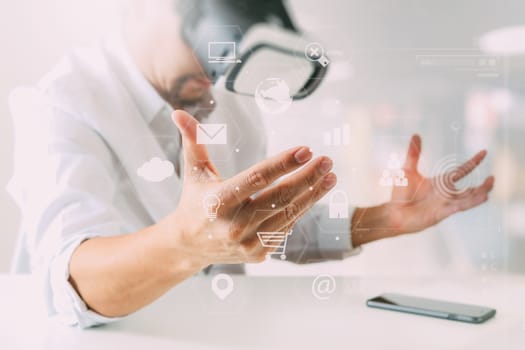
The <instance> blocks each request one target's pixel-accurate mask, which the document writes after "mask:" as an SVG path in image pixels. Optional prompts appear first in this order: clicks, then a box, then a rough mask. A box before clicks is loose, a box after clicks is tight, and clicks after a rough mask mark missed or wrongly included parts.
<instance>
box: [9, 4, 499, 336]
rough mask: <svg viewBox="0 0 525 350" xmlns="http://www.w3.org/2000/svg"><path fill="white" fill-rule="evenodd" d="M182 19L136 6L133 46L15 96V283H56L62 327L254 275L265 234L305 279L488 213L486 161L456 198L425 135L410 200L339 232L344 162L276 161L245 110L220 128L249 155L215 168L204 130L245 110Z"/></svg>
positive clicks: (129, 38) (165, 9)
mask: <svg viewBox="0 0 525 350" xmlns="http://www.w3.org/2000/svg"><path fill="white" fill-rule="evenodd" d="M173 8H174V6H173V0H158V1H155V2H151V1H138V0H137V1H135V2H134V5H133V6H131V7H130V9H129V13H127V15H126V20H125V21H124V24H123V29H122V31H121V33H120V34H118V35H113V36H111V37H110V38H108V39H107V40H104V41H103V42H102V43H101V44H100V45H98V46H97V47H94V48H91V49H82V50H74V51H72V52H71V53H69V54H68V55H67V56H66V57H64V58H63V59H62V60H61V61H60V62H59V63H58V64H57V65H56V67H54V68H53V69H52V71H51V72H50V73H48V74H47V75H46V76H45V77H44V78H43V79H42V80H41V81H40V82H39V83H38V84H37V85H36V86H33V87H23V88H18V89H17V90H15V91H14V92H13V93H12V95H11V98H10V106H11V110H12V114H13V120H14V124H15V142H16V144H15V172H14V175H13V178H12V181H11V182H10V185H9V190H10V192H11V194H12V195H13V197H14V198H15V199H16V200H17V202H18V204H19V206H20V208H21V210H22V214H23V224H22V232H21V240H20V245H19V249H18V252H17V260H16V265H17V266H16V269H17V271H32V272H33V273H35V274H38V275H39V276H41V280H42V281H43V288H44V289H43V293H44V295H45V298H46V301H47V305H48V311H49V314H50V315H53V316H55V317H59V318H61V319H62V320H63V321H64V322H65V323H67V324H71V325H77V326H79V327H89V326H92V325H96V324H102V323H107V322H111V321H113V320H116V319H118V318H119V317H122V316H125V315H128V314H130V313H132V312H134V311H136V310H138V309H140V308H142V307H144V306H145V305H147V304H149V303H151V302H153V301H154V300H155V299H157V298H159V297H160V296H161V295H162V294H164V293H165V292H166V291H168V290H169V289H171V288H173V287H175V286H177V285H178V284H180V283H182V282H183V281H184V280H186V279H188V278H189V277H191V276H193V275H195V274H197V273H213V271H227V272H231V273H235V272H242V264H244V263H255V262H261V261H263V260H264V258H265V256H266V254H267V253H268V252H270V248H267V247H264V246H262V245H261V243H260V242H259V239H258V237H257V232H276V231H279V232H282V231H289V230H290V229H292V227H293V235H291V236H290V240H289V242H288V246H287V251H286V253H287V254H286V255H287V259H288V260H290V261H293V262H296V263H307V262H313V261H323V260H330V259H331V260H336V259H344V258H346V257H349V256H350V255H352V254H353V253H354V252H355V250H356V248H358V247H360V246H362V245H364V244H366V243H369V242H372V241H375V240H378V239H382V238H388V237H395V236H399V235H402V234H407V233H414V232H418V231H421V230H423V229H425V228H427V227H430V226H432V225H435V224H436V223H438V222H440V221H441V220H443V219H445V218H447V217H448V216H450V215H452V214H454V213H456V212H459V211H463V210H467V209H469V208H472V207H475V206H477V205H480V204H481V203H483V202H485V201H486V200H487V196H488V193H489V192H490V191H491V189H492V187H493V183H494V179H493V177H489V178H487V179H486V180H485V181H484V182H483V183H482V184H481V185H479V186H478V187H474V188H470V189H468V190H466V191H461V192H456V191H454V182H456V181H458V180H459V179H461V178H462V177H463V176H465V175H467V174H468V173H469V172H471V171H472V170H473V169H474V168H475V167H476V166H478V164H479V163H480V162H481V161H482V160H483V158H484V157H485V154H486V152H485V151H481V152H479V153H478V154H476V155H474V156H473V158H472V159H471V160H470V161H468V162H466V163H465V164H463V165H462V166H460V167H458V168H457V169H456V170H455V171H454V172H453V173H451V174H443V175H442V176H443V178H444V179H447V181H444V183H445V184H446V185H447V186H448V187H449V188H450V196H442V195H440V194H439V192H438V191H436V189H435V188H434V186H433V184H434V179H431V178H427V177H425V176H424V175H422V174H421V173H419V171H418V160H419V157H420V153H421V139H420V138H419V136H417V135H416V136H413V137H412V139H411V141H410V144H409V145H408V151H407V154H406V160H405V163H404V165H403V169H404V171H405V174H406V177H407V179H408V186H407V187H395V189H394V190H393V192H392V198H391V201H389V202H387V203H384V204H382V205H378V206H375V207H369V208H359V207H358V208H355V209H352V210H350V212H349V219H348V220H330V219H328V218H327V216H328V215H327V210H326V208H324V207H323V206H320V205H318V204H316V202H317V201H318V200H319V199H320V198H322V197H323V196H324V195H325V194H327V193H328V192H329V191H330V190H331V189H332V188H333V187H334V186H335V184H336V182H337V179H336V175H335V174H334V173H333V172H332V166H333V164H332V160H331V159H329V158H328V157H326V156H314V155H313V154H312V152H311V151H310V148H309V147H308V145H304V146H297V147H293V148H291V149H288V150H286V151H284V152H282V153H280V154H278V155H275V156H272V157H270V158H267V159H264V157H265V155H264V137H262V136H261V135H260V133H258V132H256V130H257V129H256V128H254V127H253V125H254V123H257V120H258V119H257V116H256V115H255V113H253V114H250V115H248V114H246V113H243V111H242V110H241V109H240V108H239V109H235V102H231V104H230V105H229V110H230V112H231V111H233V113H228V115H226V116H224V115H223V116H220V118H222V119H220V120H221V122H227V123H230V124H235V125H237V126H238V129H239V130H241V131H242V140H241V141H240V143H239V144H237V145H236V147H237V148H238V149H240V152H237V151H236V150H235V149H234V148H235V147H234V146H227V149H226V150H223V153H224V154H222V155H223V157H222V156H217V154H215V153H214V154H213V156H212V153H213V145H209V146H208V148H207V146H206V145H203V144H200V143H197V140H196V130H197V124H198V123H201V122H202V123H207V122H213V121H214V118H218V117H216V116H215V113H211V112H212V111H213V106H215V105H220V104H221V103H225V104H226V103H230V102H228V98H229V99H232V97H231V96H228V97H224V96H219V95H217V96H212V92H211V91H212V88H211V83H210V80H209V78H208V77H207V76H206V75H205V74H204V73H203V70H202V67H201V66H200V65H199V63H198V62H197V61H196V60H195V55H194V53H193V52H192V50H191V49H190V47H189V46H188V43H187V42H185V40H184V39H183V38H182V37H181V34H180V30H179V27H180V21H181V18H180V16H179V15H178V13H177V12H176V11H174V10H173ZM215 101H217V102H215ZM188 112H189V113H188ZM315 113H316V111H312V114H315ZM311 117H314V116H313V115H312V116H311ZM276 127H278V126H276ZM208 152H210V153H208ZM155 158H156V159H157V160H154V159H155ZM256 160H259V161H256ZM155 162H157V163H158V164H163V165H164V166H165V168H164V170H166V169H167V170H166V171H165V172H164V173H163V174H164V175H165V176H162V178H155V179H152V178H151V177H148V176H147V173H148V171H147V168H143V167H145V166H146V167H147V166H148V165H149V166H152V164H153V163H155ZM167 162H170V163H171V164H173V169H171V168H170V167H169V164H168V163H167ZM166 167H167V168H166ZM138 169H143V170H142V171H141V170H139V171H138ZM145 169H146V170H145ZM219 169H220V170H219ZM164 170H163V171H164ZM170 170H171V171H170ZM155 174H157V175H158V173H155ZM285 175H289V176H286V177H284V178H283V176H285ZM278 180H280V181H278ZM276 182H277V183H276ZM209 195H211V196H213V198H218V199H217V200H218V203H216V204H217V205H218V209H217V213H216V217H214V218H212V219H210V217H209V215H207V214H208V213H207V212H206V210H203V199H204V198H206V196H209ZM322 231H327V232H337V233H339V237H340V239H338V240H333V239H328V238H327V237H333V236H332V235H326V234H324V235H323V234H322Z"/></svg>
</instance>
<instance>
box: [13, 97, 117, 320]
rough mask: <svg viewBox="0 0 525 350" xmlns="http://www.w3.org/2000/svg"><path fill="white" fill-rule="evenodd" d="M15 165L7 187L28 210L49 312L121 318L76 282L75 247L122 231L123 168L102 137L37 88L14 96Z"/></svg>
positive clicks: (26, 222)
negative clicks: (119, 193) (91, 304)
mask: <svg viewBox="0 0 525 350" xmlns="http://www.w3.org/2000/svg"><path fill="white" fill-rule="evenodd" d="M10 107H11V112H12V115H13V121H14V129H15V157H14V158H15V170H14V175H13V177H12V179H11V181H10V183H9V186H8V189H9V191H10V193H11V195H12V196H13V197H14V199H15V200H16V201H17V203H18V205H19V207H20V210H21V212H22V228H21V231H22V232H21V233H22V235H23V238H24V239H23V242H24V244H25V245H26V250H27V252H28V253H29V257H30V266H31V272H32V273H33V274H34V275H36V277H37V278H38V280H39V281H40V282H41V283H40V285H41V287H42V293H41V295H43V296H44V298H45V304H46V306H47V311H48V314H49V316H51V317H53V318H58V319H60V320H61V321H62V322H64V323H66V324H68V325H74V326H78V327H89V326H93V325H98V324H102V323H108V322H111V321H115V320H117V319H118V318H108V317H103V316H101V315H99V314H97V313H95V312H93V311H91V310H89V308H88V307H87V306H86V304H85V303H84V302H83V300H82V299H81V297H80V296H79V295H78V293H77V292H76V291H75V289H74V288H73V286H72V285H71V284H70V283H69V282H68V280H69V261H70V259H71V256H72V254H73V252H74V251H75V249H76V248H77V247H78V246H79V245H80V244H81V243H82V242H83V241H85V240H87V239H89V238H92V237H95V236H109V235H115V234H119V233H122V232H123V230H124V225H123V221H122V220H121V218H120V216H119V213H118V211H117V210H116V209H115V208H114V206H113V205H112V199H113V195H114V193H115V189H116V183H117V176H118V171H117V170H118V169H116V168H115V165H114V162H113V160H112V153H111V151H110V150H109V148H108V147H107V146H106V145H105V143H104V142H103V141H102V140H101V139H100V136H99V135H98V134H97V133H96V132H94V131H93V130H92V129H90V128H89V127H88V126H87V125H85V124H84V123H83V122H82V121H81V120H80V119H77V118H75V117H74V116H72V115H71V114H69V113H66V112H64V111H63V110H61V109H60V108H59V107H57V106H56V105H54V104H52V103H51V102H50V101H49V100H48V99H47V98H46V97H45V96H44V95H43V94H42V93H41V92H40V91H39V90H37V89H17V90H15V91H14V92H13V93H12V94H11V96H10Z"/></svg>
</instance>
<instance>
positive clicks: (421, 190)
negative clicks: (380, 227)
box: [391, 135, 494, 233]
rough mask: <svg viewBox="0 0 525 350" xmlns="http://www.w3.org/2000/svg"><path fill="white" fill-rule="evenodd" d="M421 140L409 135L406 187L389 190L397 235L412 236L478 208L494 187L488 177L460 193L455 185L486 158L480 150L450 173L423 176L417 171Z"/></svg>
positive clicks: (404, 167) (490, 178) (491, 178)
mask: <svg viewBox="0 0 525 350" xmlns="http://www.w3.org/2000/svg"><path fill="white" fill-rule="evenodd" d="M420 154H421V138H420V137H419V136H418V135H414V136H412V138H411V140H410V145H409V147H408V152H407V157H406V160H405V164H404V166H403V170H404V171H405V176H406V178H407V179H408V185H407V186H406V187H394V188H393V190H392V205H393V209H394V210H393V211H392V212H391V215H392V221H393V224H394V226H395V227H397V228H398V230H399V232H402V233H411V232H417V231H421V230H423V229H425V228H427V227H430V226H432V225H434V224H436V223H438V222H439V221H441V220H443V219H445V218H447V217H449V216H450V215H452V214H454V213H456V212H459V211H464V210H467V209H470V208H473V207H475V206H478V205H480V204H482V203H483V202H485V201H486V200H487V199H488V193H489V192H490V191H491V190H492V187H493V186H494V177H493V176H490V177H488V178H487V179H485V181H484V182H483V183H482V184H481V185H479V186H477V187H469V188H465V189H461V190H459V189H458V188H457V187H456V186H455V183H456V182H457V181H459V180H460V179H461V178H463V177H465V176H466V175H468V174H469V173H470V172H471V171H473V170H474V169H475V168H476V167H477V166H478V165H479V164H480V163H481V161H482V160H483V158H485V156H486V154H487V152H486V151H484V150H483V151H480V152H478V153H477V154H476V155H475V156H474V157H472V158H471V159H470V160H468V161H467V162H465V163H463V164H462V165H460V166H458V167H456V168H455V169H453V170H452V171H449V172H446V173H443V174H438V175H436V176H435V177H425V176H423V175H422V174H421V173H420V172H419V171H418V170H417V166H418V162H419V157H420Z"/></svg>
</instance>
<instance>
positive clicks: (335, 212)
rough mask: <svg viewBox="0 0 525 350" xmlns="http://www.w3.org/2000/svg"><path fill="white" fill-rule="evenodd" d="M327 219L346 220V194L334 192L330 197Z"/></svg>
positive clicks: (338, 191)
mask: <svg viewBox="0 0 525 350" xmlns="http://www.w3.org/2000/svg"><path fill="white" fill-rule="evenodd" d="M328 217H329V218H330V219H347V218H348V197H347V195H346V192H344V191H340V190H336V191H333V192H332V194H331V195H330V203H329V204H328Z"/></svg>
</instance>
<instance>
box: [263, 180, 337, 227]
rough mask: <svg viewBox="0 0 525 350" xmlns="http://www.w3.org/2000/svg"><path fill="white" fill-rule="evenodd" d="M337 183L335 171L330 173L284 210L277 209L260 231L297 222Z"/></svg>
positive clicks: (264, 222)
mask: <svg viewBox="0 0 525 350" xmlns="http://www.w3.org/2000/svg"><path fill="white" fill-rule="evenodd" d="M336 183H337V177H336V175H335V174H334V173H328V174H327V175H325V176H324V177H323V178H322V180H321V181H318V182H317V183H316V184H315V185H314V186H313V188H312V190H311V191H307V192H306V193H303V194H302V195H301V196H299V197H298V198H296V199H295V200H294V201H293V202H291V203H290V204H288V205H287V206H286V207H284V208H283V209H282V210H280V211H277V212H276V213H275V214H274V215H273V216H271V217H269V218H268V219H266V220H265V221H263V222H262V223H261V224H260V225H259V228H258V231H264V232H267V231H269V232H271V231H272V230H275V229H279V228H282V227H285V226H287V225H289V224H290V223H292V222H295V221H297V220H298V219H299V217H300V216H302V215H303V214H304V213H306V212H307V211H308V210H309V209H310V208H311V207H312V206H313V205H314V204H315V203H316V202H317V201H318V200H319V199H321V198H322V197H323V196H324V195H325V194H327V193H328V192H329V191H330V190H331V189H332V188H333V187H334V186H335V185H336Z"/></svg>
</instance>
